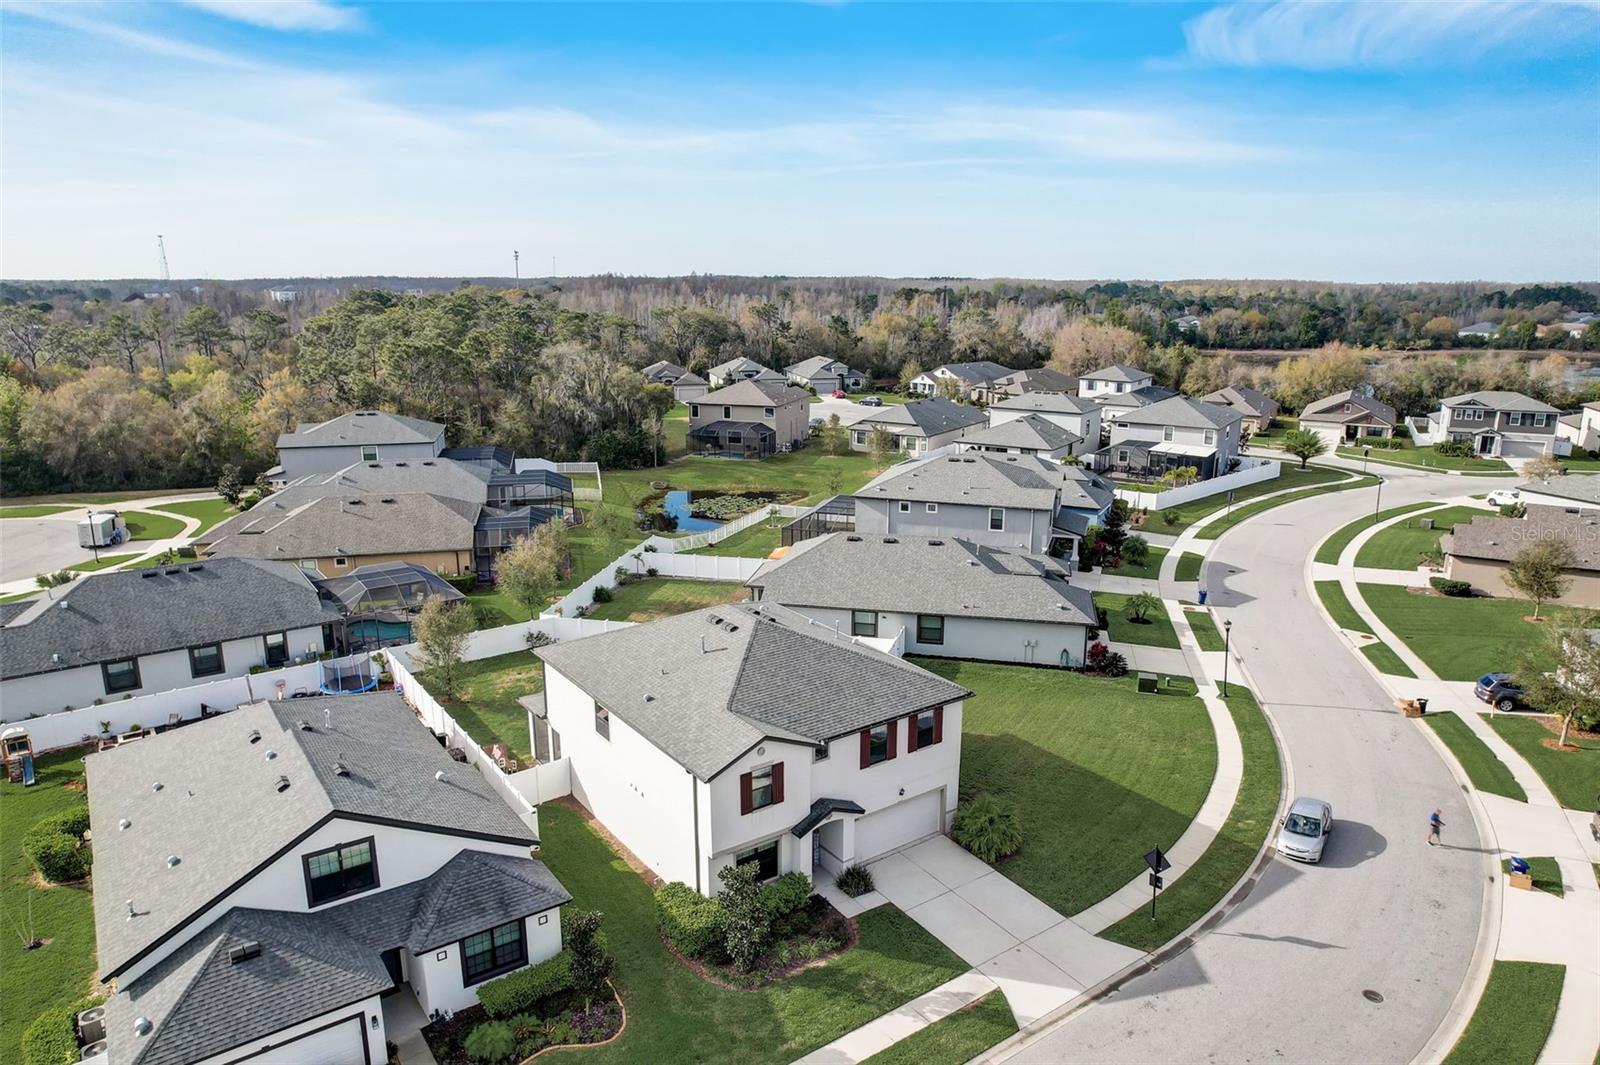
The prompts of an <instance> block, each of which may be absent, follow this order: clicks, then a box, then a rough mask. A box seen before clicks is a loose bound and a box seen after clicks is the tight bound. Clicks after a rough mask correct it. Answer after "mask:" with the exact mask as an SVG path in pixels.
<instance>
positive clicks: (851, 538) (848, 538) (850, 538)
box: [845, 536, 861, 544]
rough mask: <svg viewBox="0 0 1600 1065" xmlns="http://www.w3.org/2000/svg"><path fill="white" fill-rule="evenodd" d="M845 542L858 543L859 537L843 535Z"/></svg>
mask: <svg viewBox="0 0 1600 1065" xmlns="http://www.w3.org/2000/svg"><path fill="white" fill-rule="evenodd" d="M845 542H846V543H852V544H859V543H860V542H861V537H859V536H846V537H845Z"/></svg>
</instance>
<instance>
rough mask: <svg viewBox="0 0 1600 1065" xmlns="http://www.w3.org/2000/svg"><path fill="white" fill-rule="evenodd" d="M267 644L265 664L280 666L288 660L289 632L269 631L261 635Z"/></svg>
mask: <svg viewBox="0 0 1600 1065" xmlns="http://www.w3.org/2000/svg"><path fill="white" fill-rule="evenodd" d="M261 638H262V640H264V641H266V645H267V665H269V666H281V665H283V664H284V663H285V662H287V661H289V634H288V633H287V632H269V633H267V634H266V635H265V636H263V637H261Z"/></svg>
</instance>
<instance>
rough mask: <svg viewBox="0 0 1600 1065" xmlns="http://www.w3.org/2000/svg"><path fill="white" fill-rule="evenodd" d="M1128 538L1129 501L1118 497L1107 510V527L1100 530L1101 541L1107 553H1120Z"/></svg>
mask: <svg viewBox="0 0 1600 1065" xmlns="http://www.w3.org/2000/svg"><path fill="white" fill-rule="evenodd" d="M1127 538H1128V501H1127V500H1126V499H1118V500H1116V501H1115V502H1113V503H1112V504H1111V509H1110V510H1109V511H1107V512H1106V525H1105V528H1103V529H1101V530H1100V543H1101V544H1102V545H1103V546H1104V548H1105V551H1106V553H1108V554H1112V555H1120V554H1121V553H1122V544H1123V541H1124V540H1126V539H1127Z"/></svg>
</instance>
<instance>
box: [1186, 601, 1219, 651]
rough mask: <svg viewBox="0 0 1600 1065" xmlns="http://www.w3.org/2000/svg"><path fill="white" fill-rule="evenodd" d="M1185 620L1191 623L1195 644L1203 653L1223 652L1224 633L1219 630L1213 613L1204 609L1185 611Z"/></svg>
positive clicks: (1190, 628)
mask: <svg viewBox="0 0 1600 1065" xmlns="http://www.w3.org/2000/svg"><path fill="white" fill-rule="evenodd" d="M1183 616H1184V620H1186V621H1188V622H1189V630H1190V631H1191V632H1193V633H1194V638H1195V642H1196V643H1198V644H1199V645H1200V650H1202V651H1221V650H1222V649H1223V641H1222V633H1221V632H1220V631H1218V629H1217V622H1216V619H1215V618H1213V617H1212V616H1211V611H1209V610H1206V609H1205V608H1204V607H1202V608H1201V609H1199V610H1185V611H1184V612H1183Z"/></svg>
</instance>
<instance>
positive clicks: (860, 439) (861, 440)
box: [856, 429, 867, 447]
mask: <svg viewBox="0 0 1600 1065" xmlns="http://www.w3.org/2000/svg"><path fill="white" fill-rule="evenodd" d="M856 443H858V444H860V445H862V446H863V447H865V446H866V443H867V434H866V433H864V432H861V431H860V430H859V429H858V430H856Z"/></svg>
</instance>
